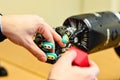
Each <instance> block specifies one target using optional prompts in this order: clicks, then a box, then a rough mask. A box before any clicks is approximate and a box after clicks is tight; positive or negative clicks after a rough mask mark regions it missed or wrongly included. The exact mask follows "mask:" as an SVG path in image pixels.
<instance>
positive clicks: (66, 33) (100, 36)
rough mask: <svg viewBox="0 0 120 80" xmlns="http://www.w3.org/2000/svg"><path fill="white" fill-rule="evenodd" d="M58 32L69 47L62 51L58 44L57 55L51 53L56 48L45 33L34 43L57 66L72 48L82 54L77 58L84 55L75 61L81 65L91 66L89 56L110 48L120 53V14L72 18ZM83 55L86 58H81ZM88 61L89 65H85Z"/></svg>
mask: <svg viewBox="0 0 120 80" xmlns="http://www.w3.org/2000/svg"><path fill="white" fill-rule="evenodd" d="M55 31H56V32H57V33H58V34H60V35H61V36H62V41H63V43H65V44H66V47H65V48H61V47H60V46H59V45H58V44H57V43H55V53H51V52H50V49H52V48H53V47H54V45H52V44H51V43H50V42H46V40H45V38H43V37H42V35H41V34H37V35H36V37H35V40H34V41H35V43H36V44H37V45H38V46H39V47H40V48H41V49H42V50H43V51H44V52H45V53H46V55H47V57H48V60H47V62H48V63H52V64H53V63H55V62H56V61H57V59H58V58H59V57H60V55H61V53H63V52H65V51H66V50H68V49H74V50H76V51H77V53H78V55H77V56H79V55H80V56H79V57H76V59H75V61H74V62H73V64H76V65H78V66H89V61H88V58H87V55H86V54H87V53H93V52H96V51H100V50H103V49H107V48H110V47H115V50H116V52H117V53H118V54H119V52H120V50H119V48H120V47H119V46H118V45H119V42H120V13H114V12H110V11H106V12H97V13H89V14H81V15H75V16H71V17H69V18H67V19H66V20H65V21H64V23H63V26H60V27H56V28H55ZM71 46H72V47H71ZM73 46H75V47H73ZM81 54H82V58H80V57H81ZM81 59H82V60H81ZM81 61H82V62H81ZM84 62H86V63H85V64H82V65H81V63H84Z"/></svg>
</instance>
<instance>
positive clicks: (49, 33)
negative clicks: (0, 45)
mask: <svg viewBox="0 0 120 80" xmlns="http://www.w3.org/2000/svg"><path fill="white" fill-rule="evenodd" d="M1 29H2V33H3V34H4V35H5V36H6V37H7V38H8V39H9V40H10V41H12V42H13V43H15V44H17V45H20V46H23V47H24V48H26V49H27V50H28V51H30V52H31V53H32V54H33V55H34V56H35V57H36V58H38V60H40V61H43V62H44V61H46V60H47V58H46V55H45V53H44V52H43V51H42V50H41V49H40V48H38V47H37V45H36V44H35V43H34V41H33V38H34V37H35V34H36V33H40V34H42V35H43V36H44V38H46V40H47V41H50V42H52V43H53V44H54V43H55V42H54V41H56V42H57V43H58V44H59V45H60V46H61V47H65V45H64V44H63V43H62V39H61V37H60V36H59V35H58V34H57V33H56V32H55V31H54V30H53V29H52V28H51V27H50V25H48V24H47V23H46V22H45V21H44V20H43V19H42V18H40V17H39V16H36V15H5V16H2V28H1ZM53 51H54V49H53ZM75 57H76V52H75V51H67V52H66V53H65V54H64V55H63V56H62V57H61V58H60V59H59V60H58V61H57V62H56V63H55V64H54V65H53V67H52V69H51V72H50V74H49V77H48V80H96V76H97V74H98V73H99V68H98V66H97V65H96V64H95V63H94V62H93V61H90V67H79V66H73V65H72V62H73V60H74V59H75Z"/></svg>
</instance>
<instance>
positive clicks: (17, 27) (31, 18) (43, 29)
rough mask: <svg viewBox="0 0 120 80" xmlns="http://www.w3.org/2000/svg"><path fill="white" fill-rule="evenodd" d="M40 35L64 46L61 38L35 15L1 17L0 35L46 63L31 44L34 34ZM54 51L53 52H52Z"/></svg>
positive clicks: (34, 45)
mask: <svg viewBox="0 0 120 80" xmlns="http://www.w3.org/2000/svg"><path fill="white" fill-rule="evenodd" d="M37 32H38V33H40V34H42V35H43V36H44V37H45V38H46V40H47V41H50V42H52V43H53V44H54V40H55V41H56V42H58V43H59V45H60V46H64V44H63V43H62V42H61V41H62V40H61V37H60V36H59V35H58V34H57V33H56V32H55V31H54V30H53V29H52V28H51V26H50V25H48V24H47V23H46V22H45V21H44V20H43V19H42V18H40V17H39V16H36V15H5V16H2V33H3V34H4V35H5V36H6V37H7V38H8V39H9V40H10V41H12V42H13V43H15V44H18V45H20V46H23V47H24V48H26V49H27V50H28V51H30V52H31V53H32V54H33V55H34V56H36V57H37V58H38V59H39V60H40V61H46V60H47V58H46V55H45V53H44V52H43V51H42V50H40V49H39V48H38V47H37V46H36V44H35V43H34V42H33V38H34V36H35V34H36V33H37ZM53 51H54V50H53Z"/></svg>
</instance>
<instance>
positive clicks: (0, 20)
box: [0, 14, 6, 42]
mask: <svg viewBox="0 0 120 80" xmlns="http://www.w3.org/2000/svg"><path fill="white" fill-rule="evenodd" d="M5 39H6V36H5V35H4V34H3V33H2V14H0V42H2V41H4V40H5Z"/></svg>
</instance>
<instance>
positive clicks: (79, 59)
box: [70, 46, 89, 67]
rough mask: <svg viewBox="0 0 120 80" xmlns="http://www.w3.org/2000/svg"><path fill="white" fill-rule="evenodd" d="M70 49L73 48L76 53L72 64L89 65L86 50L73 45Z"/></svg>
mask: <svg viewBox="0 0 120 80" xmlns="http://www.w3.org/2000/svg"><path fill="white" fill-rule="evenodd" d="M70 50H75V51H76V53H77V56H76V58H75V60H74V61H73V65H77V66H80V67H89V60H88V54H87V53H86V52H84V51H82V50H80V49H78V48H77V47H74V46H71V47H70Z"/></svg>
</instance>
